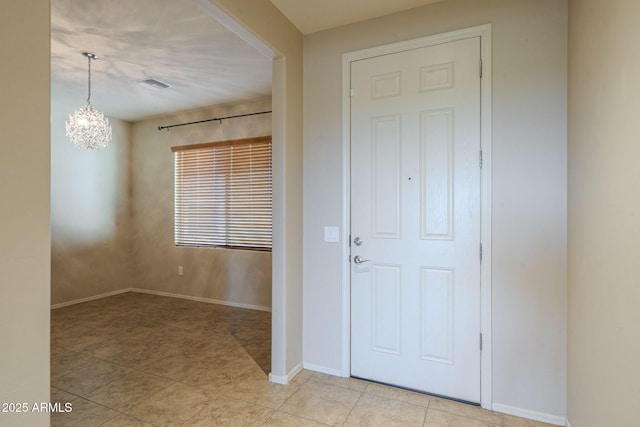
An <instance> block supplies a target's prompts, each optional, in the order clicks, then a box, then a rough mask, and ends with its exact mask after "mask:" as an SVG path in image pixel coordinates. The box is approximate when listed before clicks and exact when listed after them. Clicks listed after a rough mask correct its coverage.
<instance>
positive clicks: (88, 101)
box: [87, 55, 92, 105]
mask: <svg viewBox="0 0 640 427" xmlns="http://www.w3.org/2000/svg"><path fill="white" fill-rule="evenodd" d="M91 59H92V58H91V55H87V61H89V78H88V79H87V80H88V81H89V89H88V90H87V93H88V95H87V104H89V105H91Z"/></svg>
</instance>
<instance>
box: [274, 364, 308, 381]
mask: <svg viewBox="0 0 640 427" xmlns="http://www.w3.org/2000/svg"><path fill="white" fill-rule="evenodd" d="M300 371H302V363H298V364H297V365H296V367H295V368H293V369H292V370H291V371H290V372H289V373H288V374H287V375H274V374H269V381H271V382H272V383H276V384H282V385H287V384H289V382H290V381H291V380H292V379H293V378H294V377H295V376H296V375H298V374H299V373H300Z"/></svg>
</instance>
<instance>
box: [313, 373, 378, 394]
mask: <svg viewBox="0 0 640 427" xmlns="http://www.w3.org/2000/svg"><path fill="white" fill-rule="evenodd" d="M309 381H315V382H319V383H323V384H331V385H335V386H337V387H343V388H348V389H351V390H355V391H364V389H365V388H367V385H368V384H369V383H368V382H367V381H362V380H358V379H355V378H343V377H336V376H334V375H327V374H322V373H319V372H314V373H313V374H312V375H311V378H309Z"/></svg>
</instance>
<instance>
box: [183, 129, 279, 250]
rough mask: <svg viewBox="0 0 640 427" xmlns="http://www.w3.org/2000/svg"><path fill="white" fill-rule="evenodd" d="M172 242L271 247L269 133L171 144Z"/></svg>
mask: <svg viewBox="0 0 640 427" xmlns="http://www.w3.org/2000/svg"><path fill="white" fill-rule="evenodd" d="M171 151H173V153H174V162H175V217H174V240H175V244H176V245H177V246H198V247H200V246H204V247H224V248H238V249H254V250H266V251H270V250H271V228H272V227H271V205H272V190H271V182H272V172H271V137H270V136H266V137H259V138H249V139H240V140H234V141H224V142H212V143H208V144H197V145H185V146H179V147H172V148H171Z"/></svg>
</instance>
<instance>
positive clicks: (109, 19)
mask: <svg viewBox="0 0 640 427" xmlns="http://www.w3.org/2000/svg"><path fill="white" fill-rule="evenodd" d="M85 51H88V52H92V53H95V54H96V55H97V56H98V57H99V59H98V60H97V61H93V62H92V64H91V70H92V79H91V80H92V95H91V103H92V104H93V105H94V106H95V107H96V108H98V109H100V110H101V111H103V112H104V113H105V114H107V115H109V116H111V117H115V118H119V119H124V120H131V121H134V120H138V119H141V118H144V117H149V116H153V115H157V114H163V113H168V112H175V111H180V110H186V109H191V108H198V107H203V106H209V105H218V104H225V103H232V102H239V101H243V100H250V99H256V98H259V97H264V96H270V95H271V60H270V59H268V58H266V57H264V56H262V55H261V54H260V53H258V52H257V51H256V50H255V49H253V48H252V47H250V46H249V45H248V44H247V43H245V42H244V41H242V40H241V39H240V38H238V37H237V36H235V35H234V34H232V33H231V32H229V31H228V30H227V29H226V28H224V27H223V26H222V25H220V24H219V23H218V22H217V21H215V20H214V19H213V18H211V17H210V16H208V15H207V14H205V13H204V12H203V11H202V10H200V9H199V8H198V6H196V5H195V4H194V3H192V2H191V1H190V0H52V1H51V96H52V101H53V102H54V103H55V104H56V105H57V107H58V108H68V109H69V112H70V111H72V110H73V109H75V108H77V107H79V106H81V105H84V103H85V101H86V98H87V59H86V58H85V57H84V56H82V52H85ZM148 78H154V79H157V80H160V81H162V82H164V83H167V84H169V85H170V86H171V87H170V88H169V89H160V90H153V89H149V88H145V87H142V86H140V85H138V84H136V82H137V81H140V80H145V79H148Z"/></svg>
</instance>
